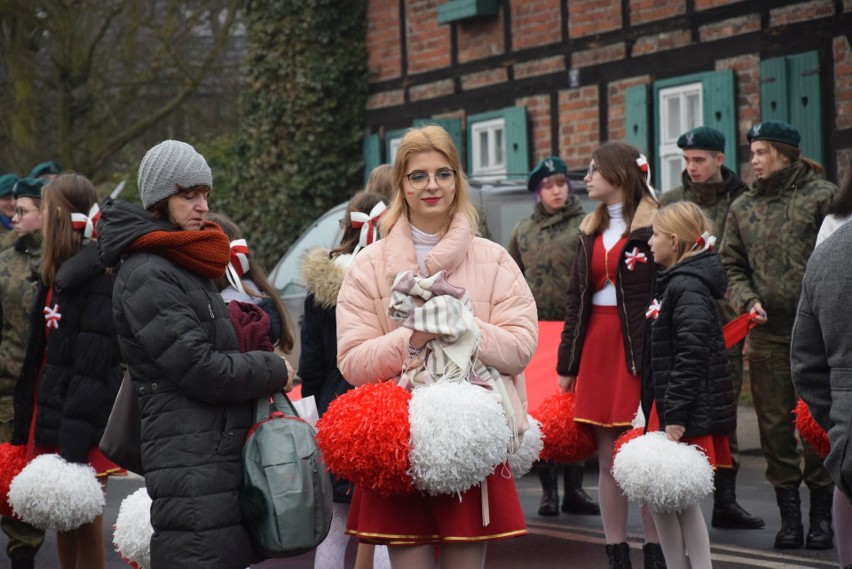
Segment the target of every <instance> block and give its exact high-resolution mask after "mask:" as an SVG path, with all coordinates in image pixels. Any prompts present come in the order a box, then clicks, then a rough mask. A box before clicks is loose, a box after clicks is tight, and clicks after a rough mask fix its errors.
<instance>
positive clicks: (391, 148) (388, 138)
mask: <svg viewBox="0 0 852 569" xmlns="http://www.w3.org/2000/svg"><path fill="white" fill-rule="evenodd" d="M406 130H407V129H400V130H392V131H388V132H387V134H385V156H386V157H387V160H386V162H387V163H388V164H393V161H394V160H396V151H397V150H399V145H400V143H401V142H402V137H403V136H405V131H406Z"/></svg>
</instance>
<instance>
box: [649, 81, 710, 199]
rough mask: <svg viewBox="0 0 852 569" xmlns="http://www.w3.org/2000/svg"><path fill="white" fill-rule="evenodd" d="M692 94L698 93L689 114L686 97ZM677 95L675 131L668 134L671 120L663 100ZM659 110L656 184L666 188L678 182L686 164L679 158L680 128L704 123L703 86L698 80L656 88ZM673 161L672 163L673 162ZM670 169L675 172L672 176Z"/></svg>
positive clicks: (684, 130) (683, 130) (672, 118)
mask: <svg viewBox="0 0 852 569" xmlns="http://www.w3.org/2000/svg"><path fill="white" fill-rule="evenodd" d="M693 95H697V96H698V108H697V109H696V113H695V116H692V117H690V116H689V110H690V108H689V105H688V104H687V98H688V97H690V96H693ZM675 98H676V99H679V102H680V104H679V105H678V110H679V114H678V116H677V119H676V120H677V122H676V125H680V126H679V128H677V129H676V132H675V133H672V134H671V135H669V131H670V130H671V129H670V128H669V127H670V125H671V123H672V122H673V120H674V118H675V117H673V116H670V114H669V107H668V105H667V104H666V103H667V102H668V101H669V100H670V99H675ZM657 104H658V109H659V113H660V131H659V133H660V145H659V157H660V165H661V168H660V185H661V189H662V190H664V191H666V190H670V189H672V188H675V187H677V186H679V185H680V181H681V180H680V174H681V172H682V171H683V169H684V167H685V166H686V164H685V162H684V160H683V150H681V149H680V148H678V146H677V139H678V138H679V137H680V135H681V134H683V133H684V132H686V131H688V130H691V129H693V128H695V127H698V126H701V125H703V124H704V89H703V85H702V83H701V81H696V82H694V83H686V84H684V85H677V86H676V87H668V88H665V89H660V91H659V100H658V102H657ZM673 163H676V166H674V164H673ZM674 172H677V175H676V176H675V174H674Z"/></svg>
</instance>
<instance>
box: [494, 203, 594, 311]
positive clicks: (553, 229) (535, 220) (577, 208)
mask: <svg viewBox="0 0 852 569" xmlns="http://www.w3.org/2000/svg"><path fill="white" fill-rule="evenodd" d="M585 215H586V214H585V212H584V211H583V206H582V205H580V200H578V199H577V198H576V197H574V196H570V197H569V198H568V202H567V203H566V204H565V206H564V207H563V208H562V209H560V210H559V211H557V212H556V213H548V212H547V211H546V210H545V209H544V206H543V205H542V204H541V202H539V203H537V204H536V206H535V210H534V211H533V214H532V215H531V216H530V217H528V218H527V219H524V220H523V221H521V222H520V223H518V225H516V226H515V229H514V230H513V231H512V238H511V240H510V241H509V254H510V255H511V256H512V258H513V259H514V260H515V262H516V263H517V264H518V267H520V269H521V272H522V273H524V277H525V278H526V280H527V284H528V285H529V287H530V290H532V293H533V297H535V303H536V306H537V307H538V319H539V320H563V319H564V318H565V302H566V294H567V291H568V281H569V280H570V278H571V269H572V267H573V265H574V257H575V256H576V255H577V245H578V244H579V242H580V229H579V228H580V222H581V221H583V218H584V217H585Z"/></svg>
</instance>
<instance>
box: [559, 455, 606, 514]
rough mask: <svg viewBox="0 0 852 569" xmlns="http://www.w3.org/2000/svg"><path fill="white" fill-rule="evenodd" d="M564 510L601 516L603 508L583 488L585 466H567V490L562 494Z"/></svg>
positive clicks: (569, 512)
mask: <svg viewBox="0 0 852 569" xmlns="http://www.w3.org/2000/svg"><path fill="white" fill-rule="evenodd" d="M562 511H563V512H565V513H566V514H580V515H586V516H599V515H600V513H601V509H600V508H599V507H598V505H597V504H596V503H595V501H594V500H592V498H591V497H590V496H589V495H588V494H586V492H585V491H584V490H583V467H582V466H576V465H573V464H569V465H566V466H565V492H564V494H563V495H562Z"/></svg>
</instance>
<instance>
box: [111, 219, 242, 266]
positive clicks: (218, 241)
mask: <svg viewBox="0 0 852 569" xmlns="http://www.w3.org/2000/svg"><path fill="white" fill-rule="evenodd" d="M127 250H128V252H131V251H151V252H153V253H156V254H157V255H160V256H162V257H165V258H167V259H169V260H170V261H174V262H175V263H177V264H178V265H180V266H182V267H184V268H185V269H187V270H190V271H192V272H194V273H197V274H199V275H201V276H203V277H206V278H208V279H214V280H215V279H221V278H222V277H223V276H224V275H225V268H226V267H227V266H228V263H229V262H230V260H231V242H230V240H228V237H227V235H225V232H223V231H222V228H221V227H219V226H218V225H216V224H215V223H212V222H210V221H206V222H204V227H203V228H202V230H201V231H152V232H150V233H146V234H145V235H143V236H141V237H139V238H137V239H136V240H135V241H133V243H131V244H130V247H128V248H127Z"/></svg>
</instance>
